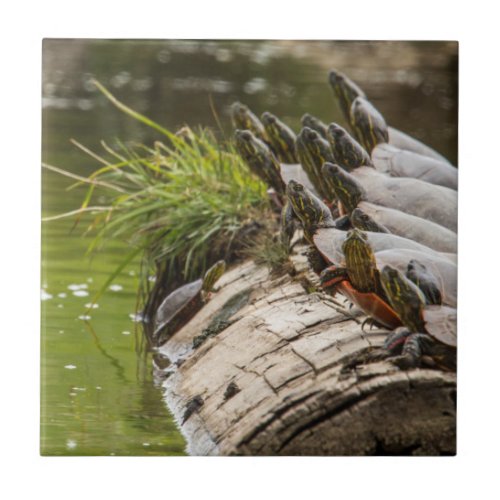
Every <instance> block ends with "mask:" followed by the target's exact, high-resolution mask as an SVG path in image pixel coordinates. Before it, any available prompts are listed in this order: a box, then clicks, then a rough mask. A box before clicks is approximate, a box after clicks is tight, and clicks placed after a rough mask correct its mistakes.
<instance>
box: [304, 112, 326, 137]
mask: <svg viewBox="0 0 500 500" xmlns="http://www.w3.org/2000/svg"><path fill="white" fill-rule="evenodd" d="M300 122H301V123H302V126H303V127H308V128H312V129H313V130H315V131H316V132H318V134H319V135H320V136H321V137H323V139H327V132H328V127H327V126H326V124H324V123H323V122H322V121H321V120H320V119H319V118H316V117H315V116H313V115H311V114H309V113H306V114H304V115H303V116H302V118H301V119H300Z"/></svg>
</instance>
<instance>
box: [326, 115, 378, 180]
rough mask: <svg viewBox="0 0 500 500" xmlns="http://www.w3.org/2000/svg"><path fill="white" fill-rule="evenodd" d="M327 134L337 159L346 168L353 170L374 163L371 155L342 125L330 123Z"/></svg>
mask: <svg viewBox="0 0 500 500" xmlns="http://www.w3.org/2000/svg"><path fill="white" fill-rule="evenodd" d="M327 136H328V142H329V143H330V146H331V148H332V151H333V156H334V158H335V160H336V161H337V163H338V164H339V165H340V166H342V167H343V168H344V169H345V170H347V171H351V170H354V169H355V168H358V167H363V166H371V165H372V160H371V158H370V155H369V154H368V153H367V152H366V151H365V149H364V148H363V146H361V144H359V142H357V141H356V140H355V139H354V138H353V137H352V136H351V135H350V134H349V132H347V130H346V129H344V128H342V127H341V126H340V125H337V124H336V123H330V125H328V134H327Z"/></svg>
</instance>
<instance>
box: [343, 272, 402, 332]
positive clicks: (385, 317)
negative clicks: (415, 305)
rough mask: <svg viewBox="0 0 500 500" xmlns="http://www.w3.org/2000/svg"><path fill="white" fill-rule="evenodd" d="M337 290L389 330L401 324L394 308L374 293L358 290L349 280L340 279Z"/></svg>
mask: <svg viewBox="0 0 500 500" xmlns="http://www.w3.org/2000/svg"><path fill="white" fill-rule="evenodd" d="M337 288H338V290H339V291H340V292H341V293H343V294H344V295H345V296H346V297H347V298H348V299H349V300H350V301H351V302H353V303H354V304H356V305H357V306H358V307H359V308H360V309H361V310H362V311H363V312H364V313H366V314H367V315H368V316H370V317H371V318H373V319H374V320H375V321H377V322H378V323H380V324H382V325H384V326H386V327H387V328H390V329H391V330H392V329H394V328H397V327H398V326H402V323H401V320H400V319H399V317H398V315H397V314H396V313H395V312H394V310H393V309H392V308H391V307H390V306H389V305H388V304H387V303H386V302H384V301H383V300H382V299H381V298H380V297H379V296H378V295H377V294H375V293H371V292H370V293H363V292H358V291H357V290H355V289H354V288H353V286H352V285H351V284H350V283H349V281H346V280H344V281H342V282H341V283H339V284H338V287H337Z"/></svg>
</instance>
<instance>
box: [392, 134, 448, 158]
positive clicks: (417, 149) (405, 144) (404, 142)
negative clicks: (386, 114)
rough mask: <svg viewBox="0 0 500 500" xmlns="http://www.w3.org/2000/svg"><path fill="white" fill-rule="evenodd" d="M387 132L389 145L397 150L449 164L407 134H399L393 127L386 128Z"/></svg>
mask: <svg viewBox="0 0 500 500" xmlns="http://www.w3.org/2000/svg"><path fill="white" fill-rule="evenodd" d="M388 132H389V144H391V145H392V146H395V147H397V148H399V149H404V150H406V151H413V152H414V153H418V154H419V155H423V156H428V157H429V158H434V159H436V160H439V161H442V162H445V163H449V161H448V160H447V159H446V158H445V157H444V156H443V155H441V154H439V153H438V152H437V151H435V150H434V149H432V148H430V147H429V146H427V145H426V144H424V143H423V142H420V141H418V140H417V139H415V138H414V137H410V136H409V135H408V134H405V133H404V132H401V130H398V129H395V128H393V127H388Z"/></svg>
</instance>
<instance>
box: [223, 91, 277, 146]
mask: <svg viewBox="0 0 500 500" xmlns="http://www.w3.org/2000/svg"><path fill="white" fill-rule="evenodd" d="M231 121H232V122H233V126H234V128H235V129H239V130H250V132H252V133H253V134H254V135H255V137H257V138H258V139H260V140H261V141H264V142H266V143H267V142H268V137H267V134H266V130H265V128H264V125H262V123H261V121H260V120H259V119H258V118H257V116H256V115H255V114H254V113H252V111H250V108H249V107H248V106H247V105H245V104H242V103H241V102H238V101H236V102H233V104H231Z"/></svg>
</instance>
